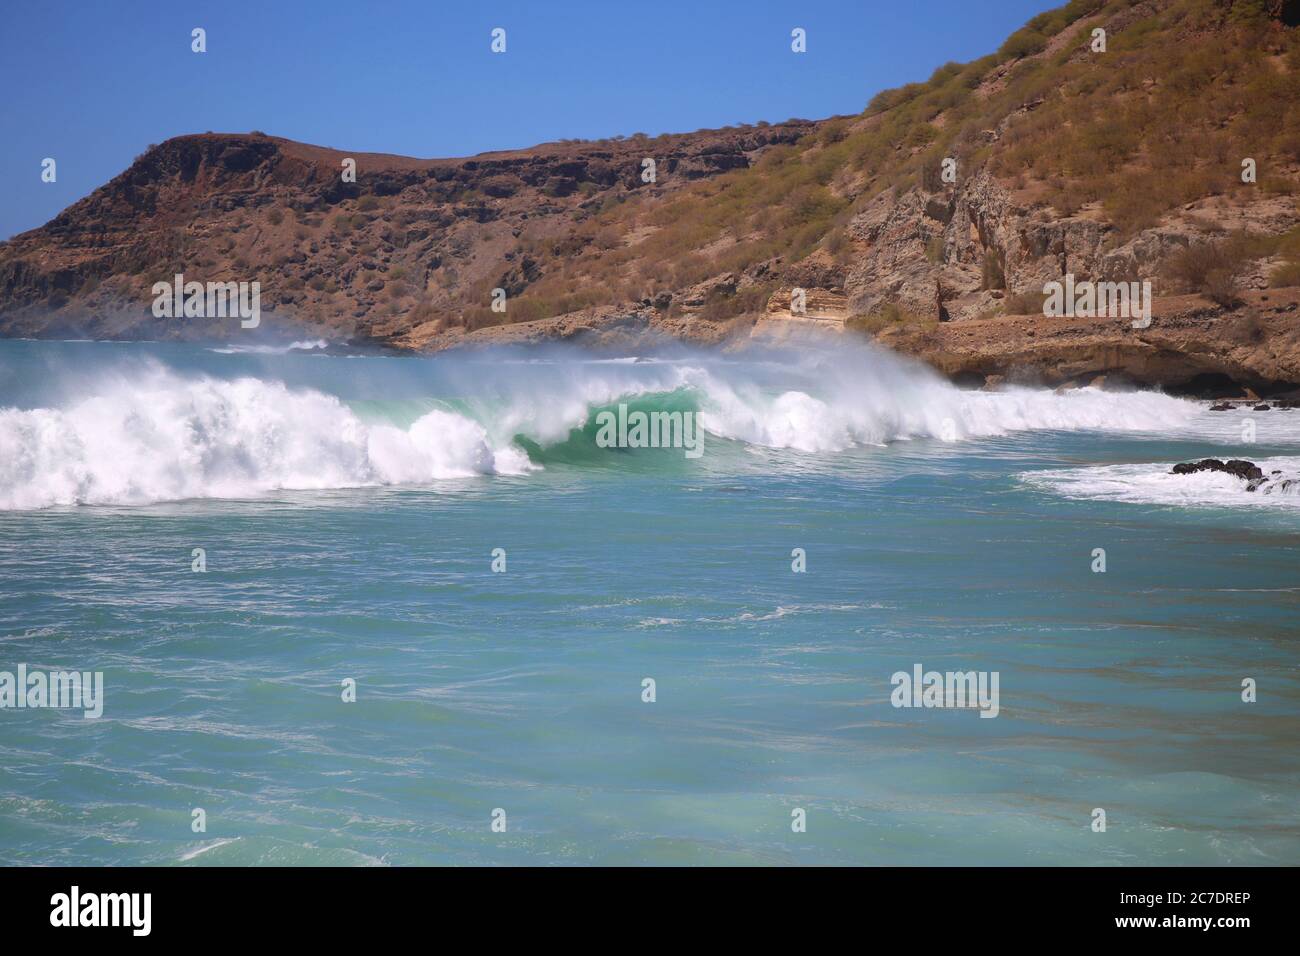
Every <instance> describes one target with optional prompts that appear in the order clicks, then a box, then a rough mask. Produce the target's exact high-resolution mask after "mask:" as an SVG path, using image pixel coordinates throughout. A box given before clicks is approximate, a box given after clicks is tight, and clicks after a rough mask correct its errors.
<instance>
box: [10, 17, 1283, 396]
mask: <svg viewBox="0 0 1300 956" xmlns="http://www.w3.org/2000/svg"><path fill="white" fill-rule="evenodd" d="M1297 20H1300V15H1298V14H1297V4H1296V3H1292V2H1288V0H1136V2H1135V0H1072V2H1070V3H1069V4H1067V5H1066V6H1065V7H1062V8H1060V9H1058V10H1054V11H1049V12H1047V13H1045V14H1042V15H1041V16H1039V17H1036V18H1034V20H1032V21H1031V22H1030V23H1029V24H1027V25H1026V27H1025V28H1024V29H1023V30H1021V31H1018V32H1017V33H1016V34H1015V35H1013V36H1012V37H1010V38H1009V39H1008V41H1007V43H1006V44H1004V46H1003V47H1002V48H1001V49H1000V50H999V51H997V52H996V53H994V54H990V55H989V56H987V57H984V58H982V59H981V60H977V61H974V62H973V63H969V64H945V65H943V66H941V67H939V68H938V69H937V70H936V71H935V72H934V74H933V75H932V76H931V78H930V79H929V80H928V81H926V82H924V83H912V84H909V85H908V86H905V87H902V88H900V89H898V90H891V91H886V92H885V93H882V94H880V95H878V96H877V97H876V98H875V99H874V100H872V102H871V104H869V105H868V107H867V109H865V110H864V111H863V113H861V114H859V115H857V116H848V117H835V118H831V119H827V120H821V121H816V122H810V121H789V122H786V123H780V124H775V125H767V124H760V125H758V126H748V127H741V128H732V129H724V130H712V131H707V130H706V131H699V132H697V133H691V134H682V135H673V136H661V137H657V138H653V139H652V138H649V137H645V136H640V135H638V136H634V137H630V138H617V139H611V140H605V141H599V142H566V143H556V144H549V145H545V146H539V147H536V148H533V149H528V150H518V151H511V152H501V153H490V154H484V155H480V156H475V157H471V158H467V159H445V160H417V159H409V158H405V157H399V156H390V155H380V154H362V153H348V152H345V151H339V150H331V149H325V148H321V147H315V146H308V145H304V144H301V143H294V142H290V141H287V140H283V139H279V138H276V137H273V136H266V135H263V134H260V133H252V134H229V135H227V134H213V133H208V134H201V135H194V136H184V137H179V138H177V139H173V140H169V141H167V142H165V143H163V144H161V145H159V146H154V147H150V148H149V149H148V150H146V151H145V152H144V153H143V154H142V155H141V156H140V157H139V158H138V159H137V160H136V162H135V163H133V164H132V165H131V167H130V168H129V169H127V170H126V171H125V172H123V173H122V174H121V175H120V176H118V177H117V178H116V179H114V180H113V181H111V182H110V183H108V184H106V185H105V186H104V187H102V188H101V189H99V190H97V191H96V192H95V193H93V194H92V195H90V196H88V197H87V198H86V199H84V200H82V201H80V202H78V203H76V204H75V205H73V206H71V207H70V208H68V209H67V210H65V211H64V212H63V213H61V214H60V215H59V216H58V217H56V218H55V219H54V220H52V221H51V222H50V223H48V224H47V225H45V226H43V227H42V228H40V229H36V230H33V231H31V232H28V233H24V234H22V235H20V236H17V237H15V238H14V239H12V240H10V241H8V242H5V243H3V244H0V333H3V334H5V335H11V336H61V337H74V336H75V337H100V338H102V337H148V338H175V337H193V338H213V337H217V338H222V337H229V336H231V335H235V334H239V329H238V325H237V324H232V325H229V326H228V327H227V326H219V325H214V324H213V323H212V322H211V321H208V320H193V319H191V320H178V319H157V318H155V317H154V316H153V314H152V313H151V311H150V305H151V303H152V301H153V297H152V295H151V292H150V290H151V287H152V285H153V284H154V283H155V282H159V281H171V279H172V277H173V275H175V274H178V273H179V274H183V275H185V277H186V279H187V280H191V279H192V280H197V281H249V282H251V281H257V282H259V283H260V286H261V289H262V300H261V301H262V309H263V312H264V317H263V323H262V326H263V329H262V332H261V333H259V334H275V335H281V336H284V337H290V336H292V337H301V336H303V335H321V336H325V337H327V338H330V339H331V340H338V341H351V342H372V343H375V342H377V343H383V344H386V345H391V346H395V347H400V348H414V349H439V348H446V347H449V346H452V345H457V344H462V343H467V342H479V341H501V340H511V341H537V340H541V339H546V338H573V337H578V338H581V337H588V338H590V337H600V336H604V337H605V339H606V340H608V341H623V340H626V339H627V338H628V337H629V336H634V335H636V334H663V335H672V336H680V337H686V338H689V339H693V340H696V341H703V342H711V343H715V342H723V341H726V340H727V339H730V338H735V337H737V336H745V335H748V334H750V333H751V332H752V330H754V329H755V328H757V327H760V326H762V327H770V326H771V325H772V324H773V323H781V322H788V323H809V324H814V325H819V326H824V327H826V328H828V329H832V330H840V329H843V330H845V332H844V334H868V335H874V336H876V337H877V338H878V339H879V340H880V341H881V342H882V343H884V344H887V345H889V346H891V347H894V348H898V349H900V350H903V351H906V352H909V353H911V354H915V355H917V356H919V357H921V358H923V359H924V360H926V361H928V362H930V363H932V364H933V365H935V366H936V367H937V368H940V369H941V370H943V371H945V372H947V373H949V374H951V375H953V376H954V377H957V378H960V379H962V380H963V381H970V382H972V383H979V382H988V383H996V382H999V381H1005V380H1026V381H1028V380H1034V381H1045V382H1049V383H1054V384H1065V383H1079V382H1087V381H1092V380H1094V379H1097V377H1098V376H1106V377H1107V380H1109V381H1131V382H1136V383H1142V384H1157V385H1163V386H1167V387H1171V388H1181V389H1187V390H1205V389H1210V390H1215V389H1218V390H1224V389H1227V390H1228V391H1231V390H1232V389H1238V390H1240V389H1243V388H1250V389H1253V390H1256V391H1260V390H1263V391H1273V392H1277V391H1284V390H1286V389H1289V388H1292V387H1295V386H1296V385H1297V384H1300V353H1298V352H1297V342H1296V321H1297V316H1296V313H1295V311H1294V310H1295V302H1296V287H1300V228H1298V227H1300V214H1298V213H1297V207H1296V200H1295V195H1296V191H1297V189H1300V109H1297V108H1296V106H1297V102H1298V101H1300V39H1298V37H1297V33H1298V31H1297V27H1296V23H1297ZM1099 36H1100V38H1101V39H1100V43H1099V40H1098V37H1099ZM349 161H351V162H354V163H355V169H356V177H355V182H350V181H348V179H347V177H345V176H344V175H343V173H344V170H345V169H346V168H347V166H348V165H349ZM1067 275H1068V276H1070V277H1071V281H1075V280H1077V281H1081V282H1149V283H1150V284H1151V286H1152V287H1153V295H1154V305H1153V309H1152V318H1153V325H1152V326H1151V327H1149V328H1144V329H1135V328H1134V327H1133V325H1132V323H1131V322H1130V321H1129V320H1128V317H1127V316H1125V317H1115V316H1111V317H1109V318H1107V317H1100V318H1096V317H1088V316H1085V317H1079V318H1064V317H1062V318H1051V319H1048V318H1045V317H1044V315H1043V309H1042V300H1043V294H1042V290H1043V287H1044V284H1045V283H1048V282H1053V281H1058V280H1061V279H1063V277H1065V276H1067ZM796 291H797V292H798V293H799V294H798V295H797V296H796V295H795V293H796ZM795 301H801V302H803V303H805V304H806V305H807V307H808V308H807V309H806V310H801V309H798V308H794V307H793V306H792V303H793V302H795ZM606 333H608V334H606Z"/></svg>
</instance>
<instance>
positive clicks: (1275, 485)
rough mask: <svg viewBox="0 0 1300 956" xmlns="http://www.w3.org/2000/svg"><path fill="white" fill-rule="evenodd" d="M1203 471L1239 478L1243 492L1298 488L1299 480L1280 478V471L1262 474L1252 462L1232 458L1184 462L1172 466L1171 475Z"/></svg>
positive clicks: (1283, 490) (1261, 470)
mask: <svg viewBox="0 0 1300 956" xmlns="http://www.w3.org/2000/svg"><path fill="white" fill-rule="evenodd" d="M1203 471H1213V472H1222V473H1223V474H1225V475H1232V476H1233V477H1234V478H1240V479H1241V480H1242V481H1244V482H1245V483H1246V484H1245V486H1244V490H1245V491H1250V492H1254V491H1260V492H1263V493H1265V494H1272V493H1279V494H1282V493H1286V492H1287V491H1289V490H1290V489H1291V488H1300V478H1282V477H1281V475H1282V472H1281V470H1275V471H1272V472H1270V473H1269V474H1267V475H1266V474H1264V469H1262V468H1260V467H1259V465H1257V464H1255V463H1254V462H1253V461H1246V460H1244V459H1241V458H1232V459H1229V460H1228V461H1222V460H1220V459H1218V458H1202V459H1201V460H1200V461H1185V462H1181V463H1180V464H1177V465H1174V467H1173V469H1172V470H1171V471H1170V474H1172V475H1195V474H1198V473H1199V472H1203Z"/></svg>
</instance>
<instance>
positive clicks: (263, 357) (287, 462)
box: [0, 343, 1202, 510]
mask: <svg viewBox="0 0 1300 956" xmlns="http://www.w3.org/2000/svg"><path fill="white" fill-rule="evenodd" d="M305 345H307V346H309V347H308V348H304V347H303V346H304V343H295V344H294V345H292V346H290V347H288V348H286V349H283V350H280V351H278V352H277V351H275V350H271V349H268V348H265V347H263V348H262V349H259V350H256V351H254V350H249V351H246V352H245V353H243V354H241V355H231V354H230V350H221V351H219V352H216V353H214V354H209V355H207V357H206V359H204V360H202V361H199V362H195V361H192V360H187V361H183V362H174V361H172V362H169V361H168V359H167V357H166V354H165V352H164V354H157V353H156V351H155V352H153V353H151V352H149V351H147V350H145V351H144V354H136V353H134V352H132V351H129V350H127V351H126V353H125V354H122V353H123V350H122V349H120V348H118V350H117V351H115V352H109V353H108V354H97V355H95V357H94V360H93V361H92V360H90V359H89V358H88V357H83V356H82V355H79V356H76V357H72V356H69V357H66V358H65V359H64V360H62V361H60V362H58V363H56V365H55V366H53V367H51V368H49V369H48V370H44V369H43V370H42V371H41V374H39V375H38V374H36V373H34V372H33V371H32V370H28V372H27V376H28V378H30V379H34V380H33V381H32V382H31V387H30V388H27V389H26V390H25V391H24V389H23V388H22V387H21V382H20V383H19V384H20V387H19V388H17V389H13V388H6V389H4V391H3V393H0V400H2V401H3V406H2V407H0V509H5V510H20V509H33V508H36V509H39V508H46V507H51V506H56V505H106V504H112V505H139V504H150V503H155V502H164V501H177V500H185V499H195V498H226V499H231V498H251V497H257V496H259V495H264V494H266V493H269V492H275V491H281V490H323V489H342V488H354V487H364V486H390V485H400V486H405V485H411V486H419V485H425V484H430V483H438V482H442V481H446V480H449V479H466V478H472V477H475V476H491V475H499V476H524V475H528V474H529V473H532V472H535V471H537V470H541V469H544V468H545V466H546V460H547V451H548V449H552V450H553V449H554V448H555V447H556V446H565V445H568V446H570V449H572V447H573V446H574V445H575V444H582V443H583V442H585V443H586V444H587V445H590V444H591V441H590V439H591V434H590V429H591V425H592V422H593V419H594V417H595V416H596V414H597V413H598V412H599V411H600V410H602V409H608V408H611V407H612V406H614V405H616V404H617V403H619V402H634V403H637V404H638V407H641V408H650V409H653V408H676V409H689V410H692V411H694V412H695V413H697V414H698V416H699V421H700V423H701V425H702V427H703V428H704V430H705V432H706V433H707V436H708V438H709V439H710V444H711V445H712V446H713V449H714V450H715V451H717V450H718V449H719V448H720V447H721V446H723V445H725V444H727V443H730V444H737V445H741V446H752V447H756V448H765V449H788V450H791V451H793V452H797V453H804V454H806V455H810V456H824V455H833V454H835V453H837V452H843V451H845V450H847V449H850V448H854V447H861V446H884V445H888V444H890V443H894V442H900V441H906V440H913V439H934V440H937V441H941V442H970V441H978V440H980V439H987V438H992V437H996V436H1003V435H1008V434H1013V433H1020V432H1034V431H1043V430H1066V431H1086V430H1093V431H1103V432H1132V433H1137V432H1152V433H1162V432H1170V431H1174V430H1177V429H1181V428H1185V427H1186V426H1187V425H1188V424H1189V423H1190V422H1192V421H1193V420H1195V419H1196V418H1197V417H1198V416H1200V415H1201V414H1202V408H1201V406H1200V405H1199V404H1197V403H1195V402H1190V401H1185V400H1180V399H1176V398H1172V397H1169V396H1165V395H1161V394H1157V393H1151V392H1145V393H1139V392H1134V393H1127V394H1117V393H1109V392H1103V391H1100V390H1097V389H1093V388H1082V389H1075V390H1071V391H1067V392H1063V393H1056V392H1053V391H1050V390H1043V389H1030V388H1010V389H1006V390H1004V391H1000V392H977V391H963V390H960V389H958V388H955V387H954V386H952V385H951V384H949V383H947V382H946V381H943V380H941V379H940V378H939V377H937V376H936V375H935V374H934V373H932V372H930V371H929V370H927V369H924V368H922V367H920V366H918V365H915V364H912V363H910V362H907V361H905V360H903V359H900V358H897V357H895V356H891V355H888V354H885V353H882V352H879V351H876V350H875V349H873V348H872V347H870V346H869V345H865V344H864V345H855V346H852V347H846V346H845V345H844V344H842V343H840V344H837V345H836V346H835V347H833V348H832V347H829V346H827V347H822V348H811V349H810V348H807V347H804V348H800V349H786V350H782V349H773V348H763V349H760V348H755V349H752V350H749V351H748V352H745V353H740V354H734V355H725V356H724V355H718V354H709V353H703V352H695V351H688V350H676V351H674V352H670V353H667V354H660V355H649V356H645V355H643V356H626V357H622V358H616V359H612V360H611V359H610V358H608V357H593V356H590V355H586V354H584V353H582V352H578V351H576V350H566V349H558V348H557V349H551V350H546V351H543V352H541V353H519V352H513V351H509V350H502V351H497V352H491V351H490V352H482V353H475V354H472V355H460V356H458V355H450V356H442V357H436V358H414V357H412V358H402V357H369V358H363V359H361V360H360V361H359V362H352V361H349V360H348V359H347V358H344V357H339V356H323V355H311V354H310V353H311V351H313V348H312V347H311V346H312V343H305ZM108 348H110V349H112V348H114V347H113V346H108ZM89 354H90V353H83V355H85V356H88V355H89ZM187 359H192V357H190V356H187ZM21 377H22V376H20V375H17V374H13V375H11V380H16V379H20V378H21Z"/></svg>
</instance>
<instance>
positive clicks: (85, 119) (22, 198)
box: [0, 0, 1059, 238]
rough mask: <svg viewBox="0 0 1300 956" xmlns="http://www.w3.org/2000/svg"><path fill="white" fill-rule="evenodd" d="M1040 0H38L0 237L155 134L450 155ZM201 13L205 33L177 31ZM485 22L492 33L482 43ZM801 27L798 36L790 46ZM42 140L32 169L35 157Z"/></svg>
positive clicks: (956, 33)
mask: <svg viewBox="0 0 1300 956" xmlns="http://www.w3.org/2000/svg"><path fill="white" fill-rule="evenodd" d="M1057 5H1059V4H1058V3H1054V2H1051V0H996V2H981V0H929V2H926V0H904V2H901V3H900V2H897V0H892V2H877V0H856V2H854V0H801V2H775V0H749V2H741V0H732V2H725V3H723V2H717V0H714V2H709V0H695V2H678V0H659V2H653V3H642V2H637V0H605V2H588V0H549V2H548V0H530V2H515V3H505V2H492V0H475V2H459V3H456V2H449V0H442V2H440V0H423V2H420V0H392V2H385V0H356V2H349V3H343V2H339V0H316V2H313V3H308V2H291V0H263V2H260V3H248V2H244V0H224V2H184V3H181V2H175V0H171V2H143V0H102V2H94V0H83V2H64V0H44V2H39V3H37V2H30V3H18V2H12V3H8V4H6V5H5V9H4V11H3V13H0V77H3V81H4V86H3V90H4V93H3V106H2V107H0V109H2V110H3V123H2V124H0V130H2V132H3V139H4V146H3V147H2V148H0V238H7V237H9V236H11V235H13V234H15V233H17V232H21V231H23V230H26V229H31V228H34V227H36V226H39V225H41V224H43V223H45V222H47V221H48V220H49V219H50V218H52V217H53V216H54V215H55V214H57V213H58V212H59V211H60V210H61V209H63V208H65V207H66V206H68V205H69V204H71V203H73V202H75V201H76V200H77V199H79V198H81V197H82V196H84V195H86V194H87V193H89V192H91V191H92V190H94V189H95V188H96V187H97V186H100V185H102V184H103V183H104V182H106V181H108V180H109V179H111V178H112V177H113V176H115V175H117V174H118V173H119V172H121V171H122V170H123V169H125V168H126V167H127V166H128V165H130V163H131V160H132V159H133V158H134V157H135V156H136V155H137V154H138V153H140V152H141V151H142V150H144V148H145V147H146V146H148V145H149V144H150V143H158V142H161V141H163V140H165V139H167V138H168V137H171V136H176V135H179V134H182V133H194V132H204V131H206V130H215V131H218V132H246V131H248V130H253V129H259V130H262V131H264V132H267V133H270V134H272V135H278V136H286V137H289V138H291V139H297V140H302V141H304V142H309V143H317V144H320V145H325V146H333V147H338V148H342V149H348V150H356V151H373V152H388V153H401V154H406V155H412V156H422V157H432V156H463V155H468V154H471V153H477V152H482V151H484V150H490V149H508V148H512V147H520V146H529V145H533V144H535V143H540V142H546V141H548V140H555V139H562V138H568V137H582V138H590V139H595V138H600V137H603V136H612V135H617V134H631V133H635V132H645V133H649V134H650V135H656V134H658V133H662V132H682V131H690V130H695V129H700V128H702V127H717V126H725V125H729V124H736V123H744V122H756V121H758V120H769V121H778V120H783V119H788V118H790V117H803V118H807V119H815V118H818V117H823V116H829V115H832V114H839V113H856V112H858V111H860V110H861V109H862V108H863V107H864V106H865V105H866V102H867V101H868V100H869V99H870V98H871V96H872V95H874V94H875V93H876V92H877V91H879V90H881V89H885V88H887V87H891V86H898V85H900V84H902V83H906V82H911V81H913V80H923V79H925V78H927V77H928V76H929V75H930V73H931V72H932V71H933V70H934V68H935V67H936V66H939V65H940V64H942V63H944V62H945V61H947V60H959V61H965V60H971V59H975V58H976V57H979V56H983V55H984V54H986V53H990V52H992V51H993V50H995V49H996V48H997V47H998V46H999V45H1000V44H1001V42H1002V40H1003V39H1005V38H1006V36H1007V34H1009V33H1011V32H1012V31H1013V30H1015V29H1017V28H1018V27H1020V26H1021V25H1022V24H1023V23H1024V22H1025V21H1026V20H1028V19H1029V18H1030V17H1032V16H1033V15H1034V14H1036V13H1038V12H1041V11H1042V10H1045V9H1049V8H1051V7H1053V6H1057ZM194 27H203V28H204V29H206V31H207V39H208V52H206V53H204V54H196V53H193V52H191V50H190V31H191V30H192V29H193V28H194ZM494 27H502V28H504V29H505V30H506V31H507V33H506V37H507V51H506V53H505V54H502V55H494V54H492V53H491V51H490V49H489V44H490V41H491V37H490V33H491V31H492V29H493V28H494ZM794 27H802V28H804V29H805V30H806V31H807V37H808V52H807V53H805V54H801V55H796V54H794V53H792V52H791V51H790V31H791V30H792V29H793V28H794ZM47 156H49V157H53V158H55V159H56V160H57V162H58V181H57V182H56V183H52V184H51V183H43V182H42V181H41V179H40V171H41V160H42V159H43V158H45V157H47Z"/></svg>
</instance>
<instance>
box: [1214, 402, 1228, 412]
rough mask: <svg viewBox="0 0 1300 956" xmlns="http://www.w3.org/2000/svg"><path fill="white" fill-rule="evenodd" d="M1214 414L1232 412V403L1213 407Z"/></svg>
mask: <svg viewBox="0 0 1300 956" xmlns="http://www.w3.org/2000/svg"><path fill="white" fill-rule="evenodd" d="M1210 411H1212V412H1230V411H1232V402H1219V404H1217V405H1211V406H1210Z"/></svg>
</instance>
